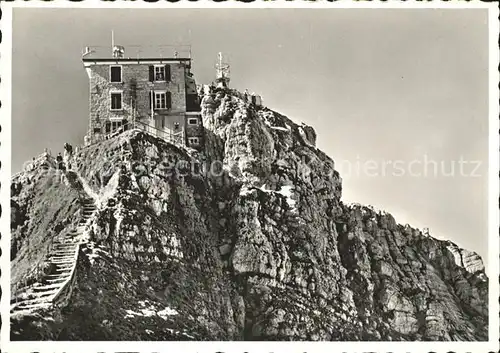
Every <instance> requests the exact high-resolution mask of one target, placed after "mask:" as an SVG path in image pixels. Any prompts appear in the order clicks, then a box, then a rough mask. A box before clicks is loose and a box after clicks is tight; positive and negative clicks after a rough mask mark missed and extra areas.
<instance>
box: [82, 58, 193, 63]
mask: <svg viewBox="0 0 500 353" xmlns="http://www.w3.org/2000/svg"><path fill="white" fill-rule="evenodd" d="M82 61H83V62H84V63H89V62H95V63H97V62H102V63H108V62H109V63H119V62H138V63H141V62H152V61H154V62H157V61H159V62H176V61H187V62H190V61H191V58H158V57H156V58H82Z"/></svg>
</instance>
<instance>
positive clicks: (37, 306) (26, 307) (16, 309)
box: [10, 303, 52, 315]
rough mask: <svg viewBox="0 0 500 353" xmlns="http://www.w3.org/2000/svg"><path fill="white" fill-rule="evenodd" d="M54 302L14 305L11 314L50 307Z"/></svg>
mask: <svg viewBox="0 0 500 353" xmlns="http://www.w3.org/2000/svg"><path fill="white" fill-rule="evenodd" d="M51 305H52V304H51V303H39V304H28V305H23V306H18V305H16V307H14V309H11V311H10V313H11V314H14V315H16V314H20V313H22V312H30V311H32V310H34V309H42V308H48V307H50V306H51Z"/></svg>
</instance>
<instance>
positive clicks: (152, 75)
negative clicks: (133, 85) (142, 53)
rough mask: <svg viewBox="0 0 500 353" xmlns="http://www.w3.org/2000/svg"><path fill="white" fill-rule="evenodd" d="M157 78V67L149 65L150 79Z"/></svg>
mask: <svg viewBox="0 0 500 353" xmlns="http://www.w3.org/2000/svg"><path fill="white" fill-rule="evenodd" d="M154 80H155V67H154V66H153V65H150V66H149V81H151V82H153V81H154Z"/></svg>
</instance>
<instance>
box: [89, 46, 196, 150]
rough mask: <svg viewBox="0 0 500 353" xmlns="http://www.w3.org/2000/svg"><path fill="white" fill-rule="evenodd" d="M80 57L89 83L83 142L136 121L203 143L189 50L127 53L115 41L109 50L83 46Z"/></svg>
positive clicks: (175, 138)
mask: <svg viewBox="0 0 500 353" xmlns="http://www.w3.org/2000/svg"><path fill="white" fill-rule="evenodd" d="M108 48H109V47H108ZM92 49H94V48H92ZM108 50H109V49H108ZM82 61H83V65H84V67H85V69H86V71H87V74H88V77H89V85H90V116H89V130H88V133H87V135H86V137H85V143H86V144H91V143H94V142H97V141H99V140H101V139H103V138H105V137H106V136H108V135H109V134H111V133H113V132H115V131H119V130H124V129H128V128H129V127H130V126H134V127H138V126H140V127H141V128H143V129H147V130H148V132H150V133H152V134H153V135H156V136H158V137H161V138H163V139H165V140H168V141H171V142H174V143H179V144H183V145H186V146H187V147H192V148H200V147H201V145H202V143H203V126H202V119H201V113H200V110H201V108H200V100H199V97H198V92H197V87H196V82H195V79H194V77H193V74H192V72H191V55H190V54H189V55H186V57H179V55H178V52H175V53H174V55H173V56H172V57H161V56H158V55H156V56H139V55H137V57H125V49H124V47H122V46H113V49H112V53H111V55H109V54H108V55H106V54H105V53H104V55H99V54H98V53H97V52H96V51H95V50H91V49H90V48H86V50H85V53H84V54H83V57H82Z"/></svg>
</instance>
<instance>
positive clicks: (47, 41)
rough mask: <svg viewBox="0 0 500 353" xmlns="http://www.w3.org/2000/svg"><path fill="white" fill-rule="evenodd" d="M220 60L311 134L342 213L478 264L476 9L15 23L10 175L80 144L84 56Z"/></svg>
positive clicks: (127, 13) (154, 13)
mask: <svg viewBox="0 0 500 353" xmlns="http://www.w3.org/2000/svg"><path fill="white" fill-rule="evenodd" d="M112 30H113V31H114V38H115V44H120V45H123V46H124V47H125V56H127V45H129V46H132V45H139V44H140V45H145V46H146V45H150V46H156V45H167V44H175V45H179V44H190V45H191V46H192V57H193V72H194V75H195V78H196V80H197V82H198V83H210V82H211V81H212V80H213V79H214V75H215V70H214V64H215V62H216V59H217V53H218V52H219V51H220V52H223V54H224V55H225V56H227V58H228V60H229V61H230V65H231V83H230V85H231V86H232V87H234V88H237V89H240V90H245V89H248V90H249V91H250V92H256V93H258V94H260V95H262V97H263V100H264V105H266V106H268V107H269V108H271V109H273V110H276V111H278V112H280V113H282V114H284V115H286V116H288V117H289V118H291V119H292V120H294V121H295V122H297V123H300V122H304V123H306V124H308V125H312V126H313V127H314V128H315V130H316V132H317V134H318V139H317V146H318V147H319V148H320V149H322V150H323V151H325V152H326V153H327V154H328V155H329V156H330V157H332V158H333V159H334V161H335V163H336V168H337V169H338V170H339V172H340V174H341V176H342V178H343V200H344V201H348V202H358V203H362V204H367V205H373V206H374V207H376V208H377V209H381V210H386V211H388V212H390V213H392V214H393V215H394V216H395V218H396V220H397V221H398V222H400V223H403V224H404V223H410V224H411V225H412V226H414V227H418V228H421V229H423V228H425V227H428V228H429V230H430V234H431V235H432V236H435V237H441V238H444V239H449V240H452V241H454V242H456V243H457V244H458V245H459V246H462V247H464V248H466V249H470V250H473V251H476V252H478V253H479V254H480V255H481V256H482V257H483V259H484V260H485V261H486V259H487V257H486V256H487V221H488V219H487V189H488V185H487V172H488V167H487V163H488V42H487V41H488V23H487V10H481V9H467V10H464V9H458V10H456V9H418V10H415V9H413V10H405V9H245V10H244V11H243V10H242V9H203V10H196V9H194V10H193V9H156V10H146V9H144V10H138V9H134V10H131V9H130V10H129V9H97V10H96V9H48V8H45V9H14V14H13V58H12V59H13V60H12V62H13V71H12V81H13V87H12V134H13V136H12V137H13V138H12V141H13V142H12V144H13V145H12V172H13V173H15V172H17V171H19V170H21V168H22V164H23V162H25V161H27V160H31V158H32V157H33V156H35V155H38V154H40V153H41V152H43V150H44V148H45V147H47V148H49V149H50V150H51V151H53V152H57V151H62V147H63V144H64V143H65V142H69V143H71V144H82V143H83V136H84V134H85V132H86V129H87V127H88V108H89V103H88V99H89V92H88V91H89V85H88V78H87V75H86V73H85V70H84V69H83V65H82V62H81V53H82V50H83V48H84V47H86V46H91V47H92V46H95V45H98V46H109V47H110V46H111V31H112Z"/></svg>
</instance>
